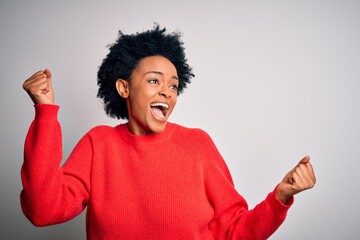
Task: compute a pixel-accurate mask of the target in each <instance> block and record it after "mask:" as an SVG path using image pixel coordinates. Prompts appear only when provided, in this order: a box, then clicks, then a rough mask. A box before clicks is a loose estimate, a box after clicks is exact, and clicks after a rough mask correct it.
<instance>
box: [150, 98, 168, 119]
mask: <svg viewBox="0 0 360 240" xmlns="http://www.w3.org/2000/svg"><path fill="white" fill-rule="evenodd" d="M150 107H151V112H152V113H153V114H154V116H155V117H156V118H159V119H164V118H165V117H166V113H167V111H168V109H169V105H168V104H166V103H160V102H159V103H152V104H150Z"/></svg>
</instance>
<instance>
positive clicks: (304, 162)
mask: <svg viewBox="0 0 360 240" xmlns="http://www.w3.org/2000/svg"><path fill="white" fill-rule="evenodd" d="M315 183H316V178H315V173H314V170H313V167H312V166H311V163H310V157H309V156H306V157H304V158H303V159H301V161H300V162H299V163H298V164H297V165H296V166H295V167H294V168H293V169H292V170H291V171H290V172H289V173H288V174H286V176H285V177H284V179H283V180H282V181H281V183H280V184H279V185H278V187H277V197H278V199H279V200H280V201H281V202H283V203H285V202H286V200H287V199H288V198H289V197H291V196H293V195H295V194H297V193H299V192H301V191H304V190H306V189H310V188H313V187H314V185H315Z"/></svg>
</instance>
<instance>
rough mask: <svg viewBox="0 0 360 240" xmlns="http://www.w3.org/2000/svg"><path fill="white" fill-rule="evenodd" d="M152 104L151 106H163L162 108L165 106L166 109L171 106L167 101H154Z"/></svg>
mask: <svg viewBox="0 0 360 240" xmlns="http://www.w3.org/2000/svg"><path fill="white" fill-rule="evenodd" d="M150 106H151V107H162V108H165V109H168V108H169V105H167V104H166V103H152V104H151V105H150Z"/></svg>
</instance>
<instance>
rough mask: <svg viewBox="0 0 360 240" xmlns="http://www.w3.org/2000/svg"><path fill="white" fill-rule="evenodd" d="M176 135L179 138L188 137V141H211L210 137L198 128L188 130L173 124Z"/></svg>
mask: <svg viewBox="0 0 360 240" xmlns="http://www.w3.org/2000/svg"><path fill="white" fill-rule="evenodd" d="M172 125H174V127H175V129H176V133H177V134H178V135H180V136H184V137H189V138H190V139H211V137H210V135H209V134H208V133H207V132H206V131H205V130H203V129H200V128H190V127H185V126H181V125H178V124H174V123H172Z"/></svg>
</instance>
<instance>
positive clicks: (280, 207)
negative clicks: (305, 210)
mask: <svg viewBox="0 0 360 240" xmlns="http://www.w3.org/2000/svg"><path fill="white" fill-rule="evenodd" d="M276 190H277V186H276V188H275V189H274V191H273V192H271V193H269V196H268V197H269V200H270V203H271V204H270V206H271V208H272V209H273V210H274V212H284V211H285V212H287V210H288V209H289V208H290V207H291V206H292V204H293V203H294V197H293V196H292V197H289V198H288V200H286V203H285V204H284V203H282V202H281V201H280V200H279V199H278V198H277V195H276Z"/></svg>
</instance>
